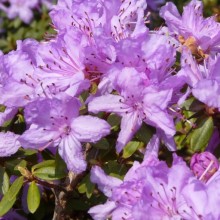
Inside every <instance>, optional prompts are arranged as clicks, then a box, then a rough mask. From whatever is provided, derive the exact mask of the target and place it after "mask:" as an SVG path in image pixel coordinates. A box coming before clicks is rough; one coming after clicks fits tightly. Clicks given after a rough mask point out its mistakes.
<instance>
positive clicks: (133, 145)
mask: <svg viewBox="0 0 220 220" xmlns="http://www.w3.org/2000/svg"><path fill="white" fill-rule="evenodd" d="M143 146H144V143H143V142H137V141H130V142H129V143H128V144H127V145H126V146H125V147H124V149H123V155H122V157H123V158H125V159H126V158H129V157H130V156H131V155H132V154H133V153H134V152H135V151H136V150H137V149H138V148H139V147H143Z"/></svg>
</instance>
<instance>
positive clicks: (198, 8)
mask: <svg viewBox="0 0 220 220" xmlns="http://www.w3.org/2000/svg"><path fill="white" fill-rule="evenodd" d="M160 15H161V16H162V17H163V18H164V19H165V21H166V24H167V26H168V28H169V30H170V32H171V34H173V35H174V36H175V37H176V38H177V39H178V40H179V41H180V44H183V45H185V46H188V47H189V48H190V49H191V51H192V53H193V54H195V55H197V56H199V57H205V54H210V53H211V52H214V51H219V44H220V38H219V36H220V34H219V33H220V24H219V23H218V22H216V21H215V18H214V17H209V18H203V5H202V1H198V0H192V1H191V2H190V3H189V4H188V5H187V6H185V7H184V9H183V14H182V16H181V15H180V14H179V12H178V10H177V8H176V6H175V5H174V4H173V3H172V2H168V3H167V4H166V5H165V6H163V7H162V8H161V11H160Z"/></svg>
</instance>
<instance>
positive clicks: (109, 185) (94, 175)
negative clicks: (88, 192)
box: [91, 166, 122, 197]
mask: <svg viewBox="0 0 220 220" xmlns="http://www.w3.org/2000/svg"><path fill="white" fill-rule="evenodd" d="M91 181H92V182H93V183H96V184H97V185H98V188H99V189H100V190H101V191H102V192H103V193H104V194H105V195H106V196H107V197H110V196H111V195H112V189H113V188H114V187H116V186H119V185H120V184H122V181H121V180H120V179H118V178H115V177H111V176H108V175H106V174H105V173H104V171H103V170H102V169H101V168H100V167H98V166H94V167H92V169H91Z"/></svg>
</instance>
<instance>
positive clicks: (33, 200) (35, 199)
mask: <svg viewBox="0 0 220 220" xmlns="http://www.w3.org/2000/svg"><path fill="white" fill-rule="evenodd" d="M27 205H28V210H29V211H30V212H31V213H34V212H35V211H36V210H37V208H38V207H39V205H40V190H39V188H38V186H37V184H36V183H35V181H33V182H31V184H30V186H29V188H28V194H27Z"/></svg>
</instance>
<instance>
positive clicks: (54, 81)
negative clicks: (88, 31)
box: [36, 31, 90, 97]
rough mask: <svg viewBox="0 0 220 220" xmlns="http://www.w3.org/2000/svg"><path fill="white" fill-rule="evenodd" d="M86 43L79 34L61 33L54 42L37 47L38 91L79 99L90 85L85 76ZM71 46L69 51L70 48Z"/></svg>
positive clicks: (49, 94)
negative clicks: (40, 78)
mask: <svg viewBox="0 0 220 220" xmlns="http://www.w3.org/2000/svg"><path fill="white" fill-rule="evenodd" d="M84 41H85V39H83V38H82V37H80V36H79V33H74V32H71V31H69V32H64V33H63V34H60V35H59V36H58V37H57V39H55V40H51V41H49V42H44V43H42V44H40V46H39V48H38V54H39V57H40V59H39V61H38V64H39V65H38V69H37V70H36V73H37V74H38V75H40V76H41V77H42V82H41V87H39V89H41V88H43V91H44V93H46V94H47V96H49V97H50V96H57V95H58V94H59V93H66V94H68V95H70V96H75V95H78V94H79V93H80V92H82V91H83V90H85V89H88V87H89V86H90V83H89V81H88V80H86V79H85V74H84V69H85V66H84V63H83V61H84V59H85V58H84V57H85V55H84V52H83V50H84V48H83V45H86V43H85V42H84ZM70 45H71V47H70Z"/></svg>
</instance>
